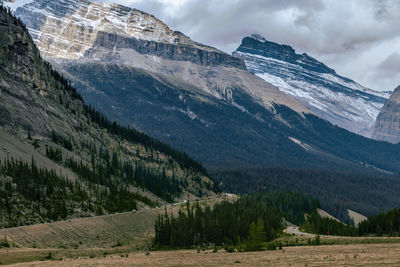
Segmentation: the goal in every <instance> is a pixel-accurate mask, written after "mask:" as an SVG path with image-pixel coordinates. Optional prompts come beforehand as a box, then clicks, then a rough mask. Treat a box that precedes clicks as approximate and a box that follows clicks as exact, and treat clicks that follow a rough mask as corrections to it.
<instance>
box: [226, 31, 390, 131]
mask: <svg viewBox="0 0 400 267" xmlns="http://www.w3.org/2000/svg"><path fill="white" fill-rule="evenodd" d="M233 55H234V56H237V57H240V58H242V59H243V60H244V61H245V63H246V67H247V69H248V70H249V71H251V72H252V73H254V74H255V75H256V76H258V77H260V78H262V79H264V80H265V81H267V82H269V83H271V84H272V85H275V86H276V87H278V88H279V89H280V90H281V91H283V92H285V93H287V94H290V95H293V96H294V97H295V98H297V99H298V100H300V101H301V102H303V103H304V104H305V105H306V106H307V107H309V108H310V109H311V110H312V111H314V112H315V113H316V114H317V115H319V116H320V117H322V118H324V119H326V120H328V121H330V122H331V123H333V124H335V125H338V126H340V127H343V128H345V129H347V130H350V131H352V132H355V133H358V134H361V135H364V136H367V137H370V136H371V134H372V130H373V126H374V123H375V119H376V117H377V115H378V113H379V110H380V109H381V108H382V106H383V104H384V102H385V101H386V99H387V98H389V97H390V92H377V91H374V90H371V89H369V88H366V87H364V86H362V85H360V84H358V83H356V82H354V81H353V80H351V79H348V78H345V77H342V76H340V75H338V74H337V73H336V72H335V70H333V69H331V68H329V67H328V66H326V65H325V64H324V63H322V62H319V61H318V60H316V59H315V58H313V57H311V56H309V55H307V54H305V53H303V54H297V53H296V51H295V50H294V49H293V48H292V47H290V46H288V45H282V44H277V43H274V42H271V41H268V40H266V39H265V38H263V37H262V36H260V35H251V36H249V37H245V38H244V39H243V40H242V44H241V45H240V47H239V48H238V49H237V50H236V51H235V52H234V53H233Z"/></svg>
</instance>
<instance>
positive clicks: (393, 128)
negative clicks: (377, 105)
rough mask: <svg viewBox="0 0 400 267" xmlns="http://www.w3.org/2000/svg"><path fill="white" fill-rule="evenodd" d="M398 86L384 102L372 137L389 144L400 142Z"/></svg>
mask: <svg viewBox="0 0 400 267" xmlns="http://www.w3.org/2000/svg"><path fill="white" fill-rule="evenodd" d="M399 121H400V86H399V87H397V88H396V89H395V90H394V92H393V94H392V96H391V97H390V98H389V99H388V100H387V101H386V103H385V105H384V106H383V108H382V110H381V111H380V112H379V115H378V117H377V118H376V122H375V131H374V135H373V137H374V138H376V139H378V140H383V141H387V142H391V143H399V142H400V124H399Z"/></svg>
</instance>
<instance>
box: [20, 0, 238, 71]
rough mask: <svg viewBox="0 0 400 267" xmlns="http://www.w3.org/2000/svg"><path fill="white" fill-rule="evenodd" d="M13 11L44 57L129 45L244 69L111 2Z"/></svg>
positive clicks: (44, 4)
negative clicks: (23, 23) (24, 23)
mask: <svg viewBox="0 0 400 267" xmlns="http://www.w3.org/2000/svg"><path fill="white" fill-rule="evenodd" d="M16 15H17V16H18V17H20V18H21V19H22V20H23V21H24V22H26V25H27V27H28V28H29V30H30V33H31V34H32V37H33V39H34V40H35V43H36V44H37V46H38V47H39V49H40V50H41V51H42V55H43V56H44V57H47V58H57V59H73V60H76V59H80V58H83V57H85V58H87V57H88V56H90V55H91V54H93V53H90V52H89V53H88V51H90V50H92V49H100V48H106V49H109V48H111V49H114V52H115V51H116V50H120V49H133V50H135V51H138V52H140V53H144V54H149V55H156V56H159V57H162V58H167V59H174V60H185V61H190V62H194V63H196V64H202V65H228V66H234V67H238V68H243V69H245V66H244V63H243V61H242V60H240V59H238V58H234V57H232V56H230V55H228V54H226V53H223V52H221V51H219V50H217V49H215V48H212V47H208V46H205V45H201V44H199V43H196V42H194V41H192V40H191V39H190V38H189V37H187V36H185V35H184V34H182V33H180V32H176V31H173V30H171V29H169V28H168V26H167V25H165V24H164V23H163V22H161V21H160V20H158V19H156V18H155V17H154V16H152V15H149V14H147V13H144V12H142V11H139V10H135V9H131V8H128V7H125V6H121V5H117V4H106V3H92V2H89V1H86V0H78V1H72V0H62V1H49V0H37V1H34V2H32V3H30V4H28V5H25V6H23V7H21V8H18V9H17V11H16ZM95 59H96V58H95Z"/></svg>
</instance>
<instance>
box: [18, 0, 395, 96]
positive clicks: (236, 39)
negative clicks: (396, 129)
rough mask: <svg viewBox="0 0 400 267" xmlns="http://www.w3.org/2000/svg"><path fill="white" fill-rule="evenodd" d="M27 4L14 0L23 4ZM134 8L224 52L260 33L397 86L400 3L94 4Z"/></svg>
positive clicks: (371, 81) (177, 0)
mask: <svg viewBox="0 0 400 267" xmlns="http://www.w3.org/2000/svg"><path fill="white" fill-rule="evenodd" d="M27 1H29V0H19V1H18V0H17V1H16V2H20V3H22V2H27ZM96 1H98V2H116V3H120V4H124V5H127V6H130V7H134V8H137V9H140V10H143V11H146V12H148V13H150V14H153V15H155V16H156V17H158V18H159V19H161V20H163V21H164V22H165V23H166V24H168V25H169V26H170V27H171V28H172V29H174V30H179V31H181V32H183V33H185V34H186V35H188V36H190V37H191V38H192V39H194V40H196V41H198V42H201V43H204V44H208V45H212V46H215V47H217V48H219V49H221V50H223V51H225V52H227V53H231V52H232V51H234V50H235V49H236V48H237V47H238V46H239V44H240V41H241V39H242V38H243V37H244V36H246V35H249V34H251V33H259V34H261V35H263V36H264V37H265V38H266V39H268V40H270V41H273V42H278V43H284V44H289V45H291V46H292V47H293V48H295V49H296V51H297V52H298V53H303V52H306V53H308V54H310V55H311V56H313V57H315V58H317V59H318V60H320V61H322V62H324V63H325V64H327V65H328V66H330V67H332V68H334V69H335V70H336V71H337V72H338V73H339V74H341V75H343V76H346V77H349V78H352V79H354V80H355V81H357V82H359V83H361V84H362V85H364V86H367V87H370V88H371V89H375V90H381V91H386V90H392V89H394V88H395V87H397V86H398V85H400V26H399V25H400V0H345V1H338V0H96Z"/></svg>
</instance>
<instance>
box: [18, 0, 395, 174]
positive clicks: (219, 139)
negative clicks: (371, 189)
mask: <svg viewBox="0 0 400 267" xmlns="http://www.w3.org/2000/svg"><path fill="white" fill-rule="evenodd" d="M60 7H63V8H61V9H60ZM59 10H63V11H62V12H61V11H59ZM16 14H17V15H18V16H19V17H20V18H22V19H23V20H24V22H25V23H26V25H27V27H28V28H29V31H30V32H31V34H32V35H33V36H34V40H35V42H36V43H37V44H38V46H39V48H40V49H41V54H42V55H44V56H45V57H46V59H48V60H50V61H51V62H52V63H53V66H54V67H56V68H57V69H59V70H60V71H63V73H64V74H65V75H66V76H67V77H68V79H70V80H71V81H73V83H74V85H76V86H77V88H78V89H79V92H80V93H81V94H82V95H83V97H84V98H85V99H86V100H87V101H88V102H89V103H91V104H93V105H94V106H95V107H97V108H99V109H101V110H102V111H103V112H104V113H105V114H107V115H108V116H109V117H110V118H112V119H115V120H117V121H119V122H120V123H123V124H125V125H129V126H131V127H135V128H138V129H140V130H143V131H145V132H147V133H149V134H151V135H152V136H154V137H157V138H160V139H161V140H163V141H166V142H168V143H170V144H173V145H174V146H176V147H177V148H179V149H182V150H184V151H186V152H188V153H190V154H191V155H193V156H194V157H195V158H197V159H199V160H201V161H202V162H204V163H206V164H207V165H208V166H215V167H221V166H237V165H238V164H239V165H240V164H242V165H246V166H285V167H293V168H299V167H304V168H330V169H341V168H343V166H346V167H347V168H348V169H364V168H366V167H367V168H370V167H372V168H373V169H374V170H379V169H383V170H386V171H392V172H397V170H398V168H399V167H397V166H396V165H395V164H394V162H389V161H388V160H387V159H388V158H390V157H391V155H392V154H391V153H396V152H395V151H397V147H391V146H388V145H385V144H381V143H377V142H372V141H368V140H366V139H364V138H361V137H358V136H356V135H352V134H350V133H348V132H346V131H344V130H342V129H339V128H338V127H333V126H332V125H330V124H329V123H326V122H324V121H323V120H320V119H319V118H317V117H316V116H314V115H313V113H312V112H311V111H310V110H309V109H307V108H306V107H305V106H304V105H303V104H301V103H300V102H299V101H297V100H295V99H294V98H293V97H291V96H289V95H286V94H285V93H282V92H280V91H279V90H278V89H277V88H275V87H273V86H271V85H270V84H268V83H266V82H264V81H263V80H262V79H260V78H258V77H256V76H255V75H252V74H251V73H249V72H248V71H246V70H244V63H243V61H242V60H241V59H238V58H235V57H232V56H229V55H227V54H224V53H223V52H220V51H218V50H216V49H214V48H211V47H208V46H205V45H201V44H198V43H196V42H194V41H191V40H190V39H189V38H188V37H186V36H184V35H182V34H181V33H176V32H174V31H172V30H170V29H169V28H168V27H167V26H166V25H165V24H163V23H162V22H161V21H159V20H157V19H155V18H154V17H152V16H151V15H148V14H146V13H143V12H140V11H137V10H134V9H129V8H126V7H123V6H120V5H116V4H104V3H103V4H102V3H100V4H99V3H91V2H89V1H86V0H80V1H71V0H62V1H46V0H35V1H33V2H32V3H30V4H27V5H25V6H24V7H22V8H18V9H17V11H16ZM177 34H178V35H179V36H180V37H179V38H175V37H176V35H177ZM289 56H291V55H289ZM309 61H310V62H313V64H314V65H318V64H316V63H315V60H311V59H310V60H309ZM306 63H307V62H306ZM306 63H304V64H303V65H307V64H308V65H310V64H309V62H308V63H307V64H306ZM318 66H319V67H320V68H322V69H325V70H326V71H327V67H323V66H322V64H319V65H318ZM365 94H366V95H368V96H371V95H370V94H367V93H365ZM376 98H379V97H378V96H376ZM379 99H383V98H379ZM377 154H379V155H380V156H379V157H377V156H376V155H377ZM360 163H361V164H360Z"/></svg>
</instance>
